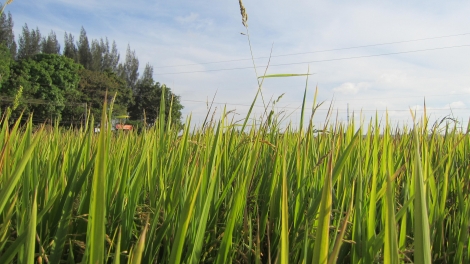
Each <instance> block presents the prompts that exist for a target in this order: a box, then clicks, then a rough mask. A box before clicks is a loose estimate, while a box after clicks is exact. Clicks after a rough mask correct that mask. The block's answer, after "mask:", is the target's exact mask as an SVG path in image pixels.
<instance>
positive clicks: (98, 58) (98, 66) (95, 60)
mask: <svg viewBox="0 0 470 264" xmlns="http://www.w3.org/2000/svg"><path fill="white" fill-rule="evenodd" d="M104 48H105V47H102V46H101V44H100V42H99V41H98V40H96V39H94V40H92V41H91V63H90V70H92V71H102V70H103V62H104V58H103V55H104V54H105V52H106V50H105V49H104Z"/></svg>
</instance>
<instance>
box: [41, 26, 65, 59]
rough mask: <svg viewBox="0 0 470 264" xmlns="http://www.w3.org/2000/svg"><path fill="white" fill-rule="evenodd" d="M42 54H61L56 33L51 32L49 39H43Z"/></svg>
mask: <svg viewBox="0 0 470 264" xmlns="http://www.w3.org/2000/svg"><path fill="white" fill-rule="evenodd" d="M41 52H42V53H45V54H60V44H59V41H57V36H56V34H55V32H54V31H52V30H51V33H49V36H47V38H46V37H43V38H42V42H41Z"/></svg>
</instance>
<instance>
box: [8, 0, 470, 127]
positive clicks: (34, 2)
mask: <svg viewBox="0 0 470 264" xmlns="http://www.w3.org/2000/svg"><path fill="white" fill-rule="evenodd" d="M443 3H444V2H443V1H413V2H412V3H410V1H334V2H333V1H303V0H298V1H272V0H271V1H268V0H257V1H253V0H245V1H244V5H245V7H246V11H247V13H248V17H249V19H248V25H249V31H250V38H251V44H252V48H253V55H254V57H255V58H259V57H261V58H259V59H256V60H255V63H256V65H257V66H259V68H258V74H259V75H261V74H262V73H263V72H264V67H262V66H265V65H266V64H267V61H268V59H267V58H266V57H267V56H269V54H270V50H271V47H273V51H272V56H273V57H272V58H271V61H270V64H271V65H273V66H271V67H269V68H268V70H267V72H268V74H274V73H306V72H307V71H308V69H310V72H311V73H314V75H312V76H310V77H309V80H308V89H309V90H308V93H307V99H308V104H309V106H311V104H312V101H313V100H312V99H313V93H314V90H315V87H316V86H317V87H318V91H319V94H318V95H319V98H318V99H319V100H320V101H325V104H324V105H323V106H322V107H321V108H320V111H319V112H318V115H317V116H316V118H315V123H316V124H318V125H320V124H322V123H323V122H324V120H325V114H326V110H327V108H328V106H329V104H330V101H331V100H333V107H334V109H336V110H337V111H338V112H337V116H338V119H339V120H341V121H345V120H346V117H347V112H346V109H347V105H348V104H349V109H350V115H352V112H353V111H354V112H355V113H356V116H357V115H358V113H360V112H361V110H362V113H363V117H364V118H365V120H368V119H369V118H370V117H371V116H375V111H377V112H378V115H379V116H380V117H384V112H385V110H386V109H388V114H389V118H390V120H391V121H392V123H394V124H397V123H399V124H403V123H407V124H410V120H411V115H410V113H409V109H410V108H412V109H416V110H419V111H420V110H422V106H423V101H424V98H426V105H427V108H428V114H429V115H430V116H431V118H432V119H433V120H434V119H436V118H442V117H445V116H448V115H451V116H453V117H454V118H456V119H458V120H460V121H462V124H463V125H466V123H467V121H468V117H469V116H470V74H469V73H470V63H469V61H470V46H464V45H470V29H469V28H468V25H469V24H470V16H468V14H469V13H470V2H466V1H446V2H445V4H443ZM7 11H9V12H11V13H12V15H13V19H14V22H15V34H16V36H17V39H18V35H19V34H20V33H21V29H22V27H23V26H24V24H25V23H27V24H28V26H29V28H30V29H31V28H35V27H38V28H39V29H40V31H41V33H42V34H43V35H46V34H48V33H49V32H50V30H54V31H55V32H56V34H57V36H58V37H59V39H60V40H63V35H64V32H68V33H72V34H73V35H75V37H76V39H78V36H79V32H80V28H81V27H82V26H83V27H84V28H85V30H86V31H87V35H88V38H89V39H99V38H101V37H103V38H104V37H108V39H109V40H111V41H112V40H115V41H116V43H117V45H118V48H119V49H120V51H121V58H123V57H124V55H125V49H126V47H127V45H128V44H129V45H130V46H131V49H134V50H135V51H136V53H137V56H138V58H139V61H140V65H141V68H142V69H143V67H144V66H145V64H146V63H150V64H151V65H153V66H154V73H155V75H154V79H155V80H157V81H159V82H161V83H165V84H167V85H168V86H169V87H171V89H172V90H173V91H174V92H175V93H176V94H178V95H180V96H181V99H182V103H183V105H184V106H185V109H184V114H185V115H188V114H190V113H191V114H192V116H193V120H194V122H196V123H197V122H200V121H201V120H202V119H203V118H204V117H205V114H206V112H207V106H206V103H205V102H206V101H207V100H208V99H209V100H211V99H212V97H213V96H214V94H215V92H216V91H217V95H216V98H215V102H217V103H220V104H217V105H216V106H217V107H218V110H219V113H220V110H221V108H223V106H224V105H225V104H226V105H227V109H228V110H235V113H236V116H235V117H234V118H235V119H241V118H242V117H244V115H245V114H246V112H247V109H248V106H247V105H250V104H251V102H252V99H253V98H254V95H255V93H256V89H257V81H256V75H255V73H254V70H253V68H252V66H253V64H252V62H251V59H250V57H251V56H250V49H249V45H248V41H247V37H246V36H244V35H242V34H240V33H241V32H245V28H244V27H243V25H242V23H241V16H240V11H239V5H238V1H236V0H232V1H212V0H208V1H198V0H193V1H183V0H181V1H148V0H142V1H121V0H114V1H110V0H101V1H92V0H81V1H77V0H55V1H52V0H42V1H40V0H15V1H14V2H13V3H12V4H11V5H9V6H8V7H7ZM443 36H448V37H443ZM435 37H439V38H435ZM428 38H433V39H428ZM417 39H426V40H419V41H409V40H417ZM400 41H408V42H402V43H394V44H388V45H375V46H368V47H361V48H354V49H342V50H338V49H341V48H349V47H357V46H366V45H373V44H383V43H390V42H400ZM455 46H463V47H455ZM448 47H454V48H448ZM436 48H437V49H436ZM424 49H436V50H432V51H421V52H409V51H417V50H424ZM325 50H330V51H325ZM317 51H323V52H317ZM402 52H409V53H402ZM299 53H301V54H299ZM388 53H398V54H394V55H388V56H373V55H379V54H388ZM289 54H290V55H289ZM292 54H298V55H292ZM284 55H285V56H284ZM364 56H373V57H364ZM351 57H363V58H354V59H345V58H351ZM211 62H217V63H211ZM189 64H190V65H189ZM278 64H287V65H283V66H274V65H278ZM169 66H172V67H169ZM250 67H251V68H250ZM233 68H248V69H241V70H221V69H233ZM184 72H192V73H184ZM305 85H306V79H305V77H295V78H294V77H293V78H282V79H281V78H276V79H274V78H273V79H266V80H265V82H264V85H263V95H264V98H265V100H266V101H269V99H271V98H274V99H275V98H277V97H278V96H280V95H281V94H284V96H283V98H282V100H281V101H280V102H279V103H278V104H276V109H277V110H278V111H279V112H281V111H283V112H284V113H285V115H286V119H287V120H291V121H292V123H293V124H297V123H298V120H299V119H300V108H299V107H300V105H301V100H302V95H303V90H304V88H305ZM257 105H258V106H261V105H262V102H261V101H259V102H257ZM451 109H452V110H451ZM262 110H263V108H262V107H256V108H255V115H258V116H259V115H261V114H262ZM419 111H418V114H420V113H421V112H419ZM335 116H336V112H335ZM358 121H359V120H358Z"/></svg>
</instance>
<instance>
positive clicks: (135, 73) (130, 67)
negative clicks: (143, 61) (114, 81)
mask: <svg viewBox="0 0 470 264" xmlns="http://www.w3.org/2000/svg"><path fill="white" fill-rule="evenodd" d="M118 72H119V76H121V77H122V78H123V79H124V80H126V83H127V86H129V87H130V88H131V89H132V91H135V89H136V85H137V80H138V79H139V59H137V56H136V55H135V50H133V51H131V47H130V46H129V45H127V51H126V61H125V62H124V64H120V65H119V67H118Z"/></svg>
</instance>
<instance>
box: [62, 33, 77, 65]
mask: <svg viewBox="0 0 470 264" xmlns="http://www.w3.org/2000/svg"><path fill="white" fill-rule="evenodd" d="M77 53H78V51H77V46H75V41H74V37H73V36H72V33H70V34H68V35H67V32H65V36H64V54H63V55H64V56H65V57H67V58H70V59H72V60H74V61H75V62H78V55H77Z"/></svg>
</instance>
